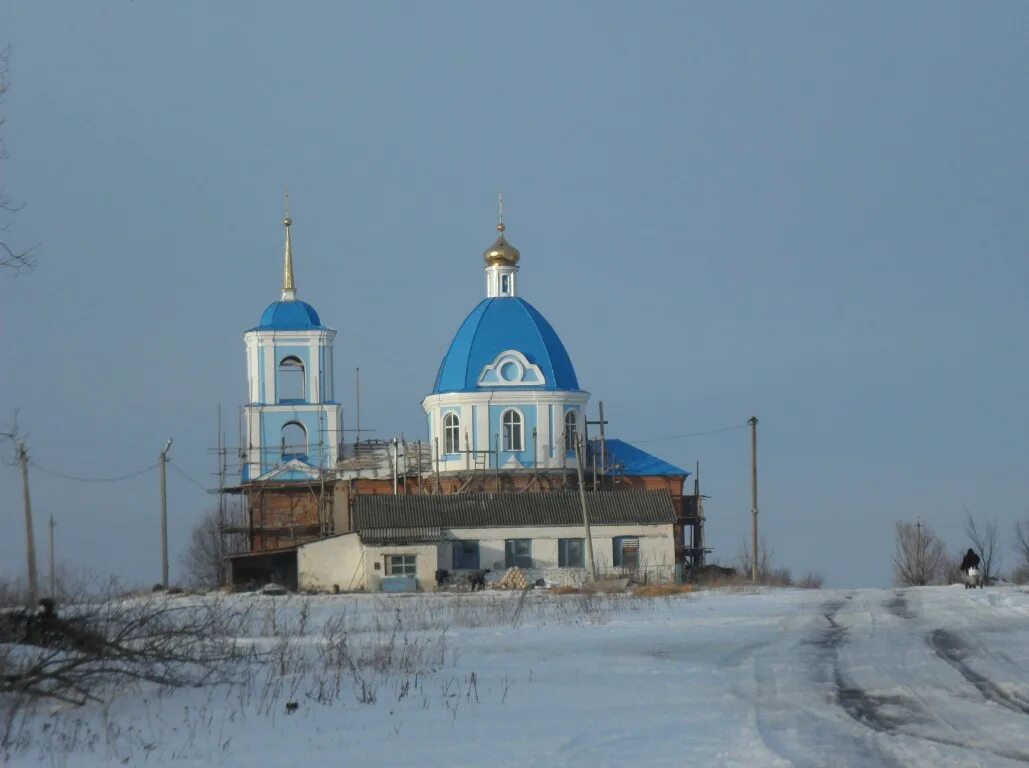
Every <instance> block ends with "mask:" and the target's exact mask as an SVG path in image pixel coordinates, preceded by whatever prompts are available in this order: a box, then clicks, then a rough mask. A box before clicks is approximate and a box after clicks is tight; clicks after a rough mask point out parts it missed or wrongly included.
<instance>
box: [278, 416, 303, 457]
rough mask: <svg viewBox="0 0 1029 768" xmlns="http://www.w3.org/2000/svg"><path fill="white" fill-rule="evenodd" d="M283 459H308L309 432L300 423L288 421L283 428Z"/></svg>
mask: <svg viewBox="0 0 1029 768" xmlns="http://www.w3.org/2000/svg"><path fill="white" fill-rule="evenodd" d="M282 458H283V459H284V460H287V461H288V460H289V459H306V458H307V430H306V429H304V425H303V424H301V423H300V422H299V421H287V422H286V423H285V424H284V425H283V426H282Z"/></svg>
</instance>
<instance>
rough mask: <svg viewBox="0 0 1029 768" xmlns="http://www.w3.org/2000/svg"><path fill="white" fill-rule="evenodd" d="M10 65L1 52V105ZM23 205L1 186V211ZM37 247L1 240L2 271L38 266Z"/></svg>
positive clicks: (2, 227) (2, 148) (0, 141)
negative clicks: (12, 243)
mask: <svg viewBox="0 0 1029 768" xmlns="http://www.w3.org/2000/svg"><path fill="white" fill-rule="evenodd" d="M9 65H10V51H9V50H8V49H7V48H4V49H3V50H0V105H2V104H3V100H4V94H5V93H6V92H7V88H8V84H9V80H8V72H9V71H10V69H9ZM3 124H4V119H3V116H2V115H0V128H2V127H3ZM6 158H7V147H6V145H5V143H4V137H3V134H2V133H0V163H2V162H3V161H4V160H5V159H6ZM2 178H3V174H2V173H0V179H2ZM22 207H23V206H22V205H19V204H16V203H14V201H13V200H12V199H11V197H10V195H8V194H7V190H5V189H4V187H3V185H2V184H0V211H3V212H4V213H8V214H14V213H17V212H18V211H19V210H21V209H22ZM8 225H9V222H7V221H4V222H2V223H0V233H3V232H6V230H7V227H8ZM37 247H38V246H37V245H30V246H28V247H27V248H21V247H17V246H13V245H11V244H10V243H9V242H8V241H7V240H5V239H0V269H6V270H10V271H11V273H12V274H14V275H19V274H21V273H22V272H27V271H29V270H31V269H32V268H33V267H35V266H36V256H35V254H36V249H37Z"/></svg>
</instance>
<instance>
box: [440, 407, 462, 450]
mask: <svg viewBox="0 0 1029 768" xmlns="http://www.w3.org/2000/svg"><path fill="white" fill-rule="evenodd" d="M451 421H452V422H453V423H448V422H451ZM460 451H461V417H460V416H458V415H457V413H456V412H455V411H447V412H446V413H445V414H443V453H447V454H451V453H460Z"/></svg>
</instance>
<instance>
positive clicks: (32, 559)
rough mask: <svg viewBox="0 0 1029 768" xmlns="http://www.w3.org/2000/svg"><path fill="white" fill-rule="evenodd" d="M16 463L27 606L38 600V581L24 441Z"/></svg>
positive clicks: (31, 605)
mask: <svg viewBox="0 0 1029 768" xmlns="http://www.w3.org/2000/svg"><path fill="white" fill-rule="evenodd" d="M18 463H19V464H21V489H22V490H21V492H22V496H23V498H24V499H25V554H26V559H27V560H28V567H29V607H30V608H35V607H36V605H37V603H38V602H39V582H38V581H37V580H36V540H35V537H34V536H33V535H32V500H31V498H30V497H29V452H28V450H26V448H25V441H24V440H22V441H21V442H20V443H19V444H18Z"/></svg>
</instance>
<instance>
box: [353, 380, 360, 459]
mask: <svg viewBox="0 0 1029 768" xmlns="http://www.w3.org/2000/svg"><path fill="white" fill-rule="evenodd" d="M354 378H355V381H354V389H355V391H356V393H357V407H356V408H355V409H354V418H355V419H356V421H357V431H356V434H357V436H356V437H355V441H356V442H358V443H360V442H361V369H360V368H359V367H358V368H355V369H354Z"/></svg>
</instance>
